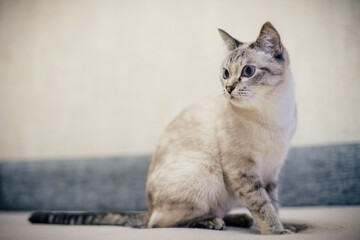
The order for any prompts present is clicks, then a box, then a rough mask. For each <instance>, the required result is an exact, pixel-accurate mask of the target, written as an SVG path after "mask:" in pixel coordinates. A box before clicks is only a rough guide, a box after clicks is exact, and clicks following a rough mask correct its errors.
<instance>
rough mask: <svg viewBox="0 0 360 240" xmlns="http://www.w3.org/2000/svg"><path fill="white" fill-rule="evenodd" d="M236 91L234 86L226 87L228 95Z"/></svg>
mask: <svg viewBox="0 0 360 240" xmlns="http://www.w3.org/2000/svg"><path fill="white" fill-rule="evenodd" d="M234 89H235V87H234V86H227V87H226V91H227V92H228V93H231V92H232V91H233V90H234Z"/></svg>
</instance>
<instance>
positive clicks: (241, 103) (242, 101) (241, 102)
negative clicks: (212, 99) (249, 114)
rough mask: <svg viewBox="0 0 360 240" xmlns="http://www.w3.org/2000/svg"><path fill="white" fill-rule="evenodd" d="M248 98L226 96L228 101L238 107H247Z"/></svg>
mask: <svg viewBox="0 0 360 240" xmlns="http://www.w3.org/2000/svg"><path fill="white" fill-rule="evenodd" d="M249 98H250V97H248V96H246V97H244V96H242V97H233V96H230V98H228V100H229V102H230V103H231V104H232V105H234V106H235V107H238V108H247V107H249Z"/></svg>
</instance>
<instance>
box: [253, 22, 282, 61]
mask: <svg viewBox="0 0 360 240" xmlns="http://www.w3.org/2000/svg"><path fill="white" fill-rule="evenodd" d="M255 46H256V47H257V48H259V49H260V50H261V51H264V52H265V53H268V54H271V55H272V56H273V57H275V58H282V53H283V47H282V44H281V39H280V35H279V33H278V32H277V31H276V29H275V28H274V26H273V25H272V24H271V23H270V22H266V23H264V25H263V26H262V27H261V30H260V34H259V36H258V38H257V39H256V41H255Z"/></svg>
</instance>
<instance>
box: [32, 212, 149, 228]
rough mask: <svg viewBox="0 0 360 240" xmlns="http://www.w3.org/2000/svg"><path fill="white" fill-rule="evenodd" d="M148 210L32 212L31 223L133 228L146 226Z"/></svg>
mask: <svg viewBox="0 0 360 240" xmlns="http://www.w3.org/2000/svg"><path fill="white" fill-rule="evenodd" d="M149 217H150V215H149V213H148V212H124V213H113V212H106V213H105V212H100V213H96V212H84V213H71V212H34V213H32V214H31V216H30V218H29V221H30V222H31V223H46V224H67V225H115V226H126V227H133V228H146V227H147V223H148V221H149Z"/></svg>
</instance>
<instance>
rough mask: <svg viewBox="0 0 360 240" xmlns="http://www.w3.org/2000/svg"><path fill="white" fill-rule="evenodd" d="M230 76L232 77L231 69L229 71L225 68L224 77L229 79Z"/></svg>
mask: <svg viewBox="0 0 360 240" xmlns="http://www.w3.org/2000/svg"><path fill="white" fill-rule="evenodd" d="M229 77H230V73H229V71H228V70H227V69H226V68H224V72H223V78H224V79H228V78H229Z"/></svg>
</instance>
